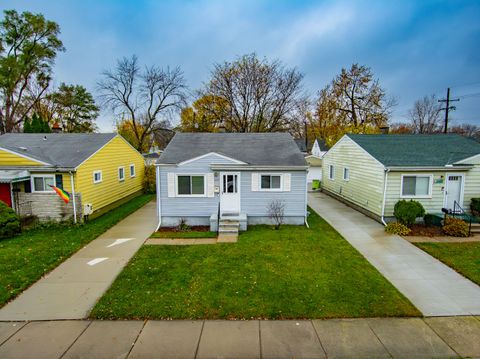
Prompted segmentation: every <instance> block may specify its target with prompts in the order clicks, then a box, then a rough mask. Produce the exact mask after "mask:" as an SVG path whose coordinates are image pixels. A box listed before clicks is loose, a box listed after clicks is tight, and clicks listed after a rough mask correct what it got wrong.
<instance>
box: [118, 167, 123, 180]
mask: <svg viewBox="0 0 480 359" xmlns="http://www.w3.org/2000/svg"><path fill="white" fill-rule="evenodd" d="M118 180H119V181H124V180H125V168H124V167H119V168H118Z"/></svg>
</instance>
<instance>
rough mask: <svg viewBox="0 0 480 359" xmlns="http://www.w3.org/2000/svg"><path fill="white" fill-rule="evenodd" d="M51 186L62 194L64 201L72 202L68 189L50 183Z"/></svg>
mask: <svg viewBox="0 0 480 359" xmlns="http://www.w3.org/2000/svg"><path fill="white" fill-rule="evenodd" d="M49 186H50V187H52V188H53V190H54V191H55V192H56V193H57V194H58V195H59V196H60V198H61V199H63V202H65V203H68V202H70V193H68V192H67V191H65V190H63V189H61V188H58V187H55V186H52V185H49Z"/></svg>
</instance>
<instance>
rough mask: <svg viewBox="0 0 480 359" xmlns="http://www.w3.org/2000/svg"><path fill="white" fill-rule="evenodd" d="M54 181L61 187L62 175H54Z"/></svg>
mask: <svg viewBox="0 0 480 359" xmlns="http://www.w3.org/2000/svg"><path fill="white" fill-rule="evenodd" d="M55 183H56V186H57V187H58V188H61V189H63V176H62V175H55Z"/></svg>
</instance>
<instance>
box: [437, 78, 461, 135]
mask: <svg viewBox="0 0 480 359" xmlns="http://www.w3.org/2000/svg"><path fill="white" fill-rule="evenodd" d="M458 101H460V99H459V98H456V99H450V87H449V88H447V98H446V99H442V100H438V102H445V104H446V106H445V107H442V110H445V128H444V130H443V132H444V133H447V131H448V111H449V110H452V111H455V110H456V109H457V108H456V107H455V106H450V102H458Z"/></svg>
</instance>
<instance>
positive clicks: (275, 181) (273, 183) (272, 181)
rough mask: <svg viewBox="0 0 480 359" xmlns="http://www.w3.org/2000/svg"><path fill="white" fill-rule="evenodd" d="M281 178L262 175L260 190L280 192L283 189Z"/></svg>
mask: <svg viewBox="0 0 480 359" xmlns="http://www.w3.org/2000/svg"><path fill="white" fill-rule="evenodd" d="M281 178H282V177H281V176H280V175H262V177H261V184H260V188H261V189H267V190H268V189H270V190H279V189H280V188H281V182H282V181H281Z"/></svg>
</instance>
